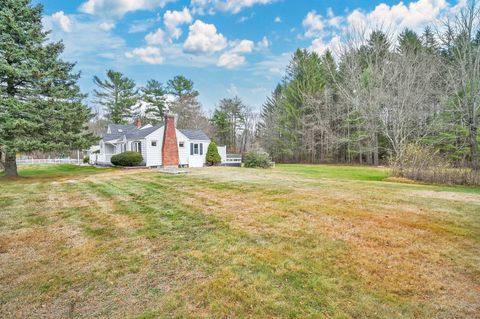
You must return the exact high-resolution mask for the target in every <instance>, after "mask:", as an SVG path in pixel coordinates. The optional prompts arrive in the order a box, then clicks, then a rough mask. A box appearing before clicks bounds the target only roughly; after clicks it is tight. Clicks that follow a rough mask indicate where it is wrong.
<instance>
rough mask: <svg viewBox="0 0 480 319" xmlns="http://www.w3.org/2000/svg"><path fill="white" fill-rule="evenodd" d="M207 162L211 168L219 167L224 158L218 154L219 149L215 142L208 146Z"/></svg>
mask: <svg viewBox="0 0 480 319" xmlns="http://www.w3.org/2000/svg"><path fill="white" fill-rule="evenodd" d="M206 161H207V164H208V165H210V166H213V165H217V164H220V163H221V162H222V157H221V156H220V154H218V148H217V145H216V144H215V143H214V142H211V143H210V145H208V150H207V155H206Z"/></svg>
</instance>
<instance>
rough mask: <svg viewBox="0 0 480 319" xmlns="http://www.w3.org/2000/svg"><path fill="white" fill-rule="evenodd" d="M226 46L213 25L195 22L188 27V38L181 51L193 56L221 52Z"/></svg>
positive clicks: (224, 40) (225, 41)
mask: <svg viewBox="0 0 480 319" xmlns="http://www.w3.org/2000/svg"><path fill="white" fill-rule="evenodd" d="M226 46H227V40H226V39H225V37H224V36H223V35H222V34H221V33H217V28H216V27H215V25H214V24H208V23H204V22H202V21H200V20H196V21H195V23H194V24H192V25H191V26H190V27H189V32H188V37H187V40H185V43H184V44H183V50H184V51H185V52H187V53H193V54H201V53H213V52H218V51H221V50H223V49H224V48H225V47H226Z"/></svg>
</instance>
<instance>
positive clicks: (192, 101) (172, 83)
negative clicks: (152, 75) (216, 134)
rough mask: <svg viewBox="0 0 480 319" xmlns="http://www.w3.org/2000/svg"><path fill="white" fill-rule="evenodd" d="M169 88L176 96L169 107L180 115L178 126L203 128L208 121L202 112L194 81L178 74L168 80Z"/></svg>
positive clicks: (169, 91)
mask: <svg viewBox="0 0 480 319" xmlns="http://www.w3.org/2000/svg"><path fill="white" fill-rule="evenodd" d="M167 90H168V93H169V94H171V95H173V97H174V101H173V102H171V103H170V104H169V109H170V111H172V112H173V113H175V114H177V115H178V122H177V125H178V127H184V128H203V126H204V123H205V122H207V121H205V117H204V116H203V114H202V110H201V105H200V102H198V91H197V90H195V89H194V87H193V81H192V80H190V79H187V78H186V77H184V76H183V75H177V76H175V77H174V78H173V79H172V80H169V81H168V82H167Z"/></svg>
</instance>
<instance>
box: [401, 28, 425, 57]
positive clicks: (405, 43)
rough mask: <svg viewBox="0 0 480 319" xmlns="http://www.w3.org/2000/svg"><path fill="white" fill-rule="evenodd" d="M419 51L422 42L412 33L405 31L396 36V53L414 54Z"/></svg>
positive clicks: (408, 30)
mask: <svg viewBox="0 0 480 319" xmlns="http://www.w3.org/2000/svg"><path fill="white" fill-rule="evenodd" d="M421 49H422V41H421V40H420V38H419V37H418V35H417V34H416V33H415V32H414V31H412V30H410V29H405V30H403V32H402V33H400V35H399V36H398V51H399V52H400V53H402V54H416V53H417V52H418V51H420V50H421Z"/></svg>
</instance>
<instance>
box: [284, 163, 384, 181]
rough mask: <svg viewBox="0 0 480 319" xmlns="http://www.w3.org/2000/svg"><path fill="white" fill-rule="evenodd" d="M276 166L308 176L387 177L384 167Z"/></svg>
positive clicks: (356, 178)
mask: <svg viewBox="0 0 480 319" xmlns="http://www.w3.org/2000/svg"><path fill="white" fill-rule="evenodd" d="M276 168H277V169H279V170H280V171H283V172H288V173H295V174H301V175H303V176H306V177H309V178H328V179H341V180H358V181H382V180H384V179H385V178H387V177H388V169H386V168H376V167H365V166H343V165H304V164H277V165H276Z"/></svg>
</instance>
